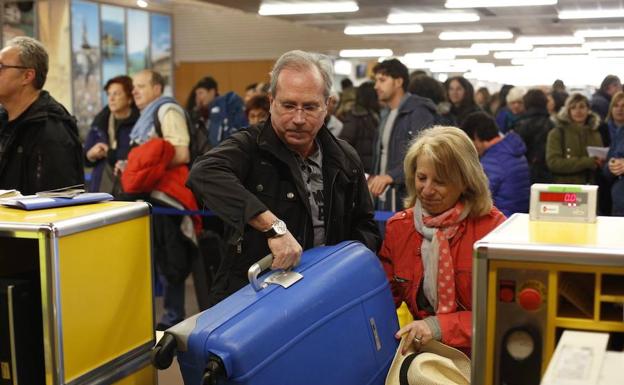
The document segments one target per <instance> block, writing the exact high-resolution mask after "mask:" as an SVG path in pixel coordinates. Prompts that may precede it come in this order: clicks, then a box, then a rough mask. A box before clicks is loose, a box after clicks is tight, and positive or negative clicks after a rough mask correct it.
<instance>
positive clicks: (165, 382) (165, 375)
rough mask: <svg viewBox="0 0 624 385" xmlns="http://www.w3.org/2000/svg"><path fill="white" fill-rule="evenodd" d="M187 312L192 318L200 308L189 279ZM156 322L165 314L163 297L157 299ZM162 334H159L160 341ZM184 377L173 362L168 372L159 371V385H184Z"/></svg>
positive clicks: (157, 335) (186, 295) (186, 293)
mask: <svg viewBox="0 0 624 385" xmlns="http://www.w3.org/2000/svg"><path fill="white" fill-rule="evenodd" d="M185 299H186V301H185V306H184V307H185V310H186V316H187V317H190V316H192V315H193V314H197V312H198V311H199V307H198V306H197V299H196V298H195V286H194V285H193V280H192V278H191V277H189V278H188V279H187V280H186V292H185ZM155 307H156V320H158V319H160V316H161V315H162V313H163V299H162V297H156V303H155ZM161 335H162V334H161V333H157V334H156V338H157V339H158V338H159V337H160V336H161ZM183 384H184V382H182V376H181V375H180V368H179V366H178V361H177V359H174V360H173V364H172V365H171V366H170V367H169V369H167V370H159V371H158V385H183Z"/></svg>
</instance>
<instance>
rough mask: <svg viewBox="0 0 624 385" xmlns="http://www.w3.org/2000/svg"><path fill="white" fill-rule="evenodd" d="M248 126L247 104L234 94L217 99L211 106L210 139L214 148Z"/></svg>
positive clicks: (230, 93)
mask: <svg viewBox="0 0 624 385" xmlns="http://www.w3.org/2000/svg"><path fill="white" fill-rule="evenodd" d="M247 125H248V122H247V116H246V115H245V103H244V102H243V99H241V97H240V96H238V95H237V94H235V93H234V92H232V91H230V92H228V93H227V94H225V95H221V96H219V97H217V98H216V99H215V100H214V101H213V102H212V104H211V105H210V118H209V121H208V138H209V140H210V144H211V146H212V147H216V146H218V145H219V143H221V141H223V139H226V138H228V137H230V135H232V134H233V133H235V132H236V131H238V130H240V129H241V128H243V127H247Z"/></svg>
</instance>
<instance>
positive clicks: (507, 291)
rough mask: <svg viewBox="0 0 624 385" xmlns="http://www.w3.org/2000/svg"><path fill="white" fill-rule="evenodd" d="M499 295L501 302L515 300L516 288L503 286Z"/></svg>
mask: <svg viewBox="0 0 624 385" xmlns="http://www.w3.org/2000/svg"><path fill="white" fill-rule="evenodd" d="M498 297H499V298H500V301H501V302H513V300H514V290H513V289H512V288H511V287H501V289H500V293H499V294H498Z"/></svg>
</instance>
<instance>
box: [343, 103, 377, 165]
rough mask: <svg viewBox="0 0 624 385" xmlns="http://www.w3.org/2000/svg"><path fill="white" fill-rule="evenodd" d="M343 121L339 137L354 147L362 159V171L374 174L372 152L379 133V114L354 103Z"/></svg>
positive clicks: (373, 155)
mask: <svg viewBox="0 0 624 385" xmlns="http://www.w3.org/2000/svg"><path fill="white" fill-rule="evenodd" d="M343 123H344V126H343V127H342V131H341V132H340V139H344V140H346V141H347V142H348V143H349V144H350V145H352V146H353V148H355V150H356V151H357V153H358V155H359V156H360V159H361V160H362V165H363V166H364V172H366V173H368V174H374V172H375V169H374V167H375V164H374V158H375V153H374V152H375V142H376V141H377V136H378V135H379V114H377V113H375V112H374V111H368V110H366V109H365V108H364V107H360V106H357V105H356V106H354V107H353V109H351V110H350V111H349V112H347V113H346V115H345V118H344V122H343Z"/></svg>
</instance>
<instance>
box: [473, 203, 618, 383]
mask: <svg viewBox="0 0 624 385" xmlns="http://www.w3.org/2000/svg"><path fill="white" fill-rule="evenodd" d="M623 231H624V218H622V217H598V218H597V221H596V222H595V223H567V222H546V221H530V220H529V215H528V214H515V215H513V216H512V217H511V218H509V219H508V220H507V221H506V222H505V223H503V224H502V225H501V226H499V227H498V228H497V229H495V230H494V231H493V232H492V233H490V234H489V235H487V236H486V237H485V238H484V239H482V240H481V241H479V242H477V243H476V244H475V257H474V264H473V282H474V283H473V331H474V334H473V340H472V383H473V384H483V385H493V384H500V383H509V384H525V385H531V384H539V382H540V379H541V377H542V376H543V373H544V371H545V370H546V368H547V366H548V363H549V360H550V358H551V356H552V354H553V351H554V349H555V346H556V342H557V341H558V339H559V337H560V336H561V334H562V333H563V331H564V330H568V329H574V330H582V331H600V332H609V333H611V335H612V340H615V341H618V340H619V341H621V342H622V341H624V311H623V304H624V235H623ZM613 337H615V338H613Z"/></svg>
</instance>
